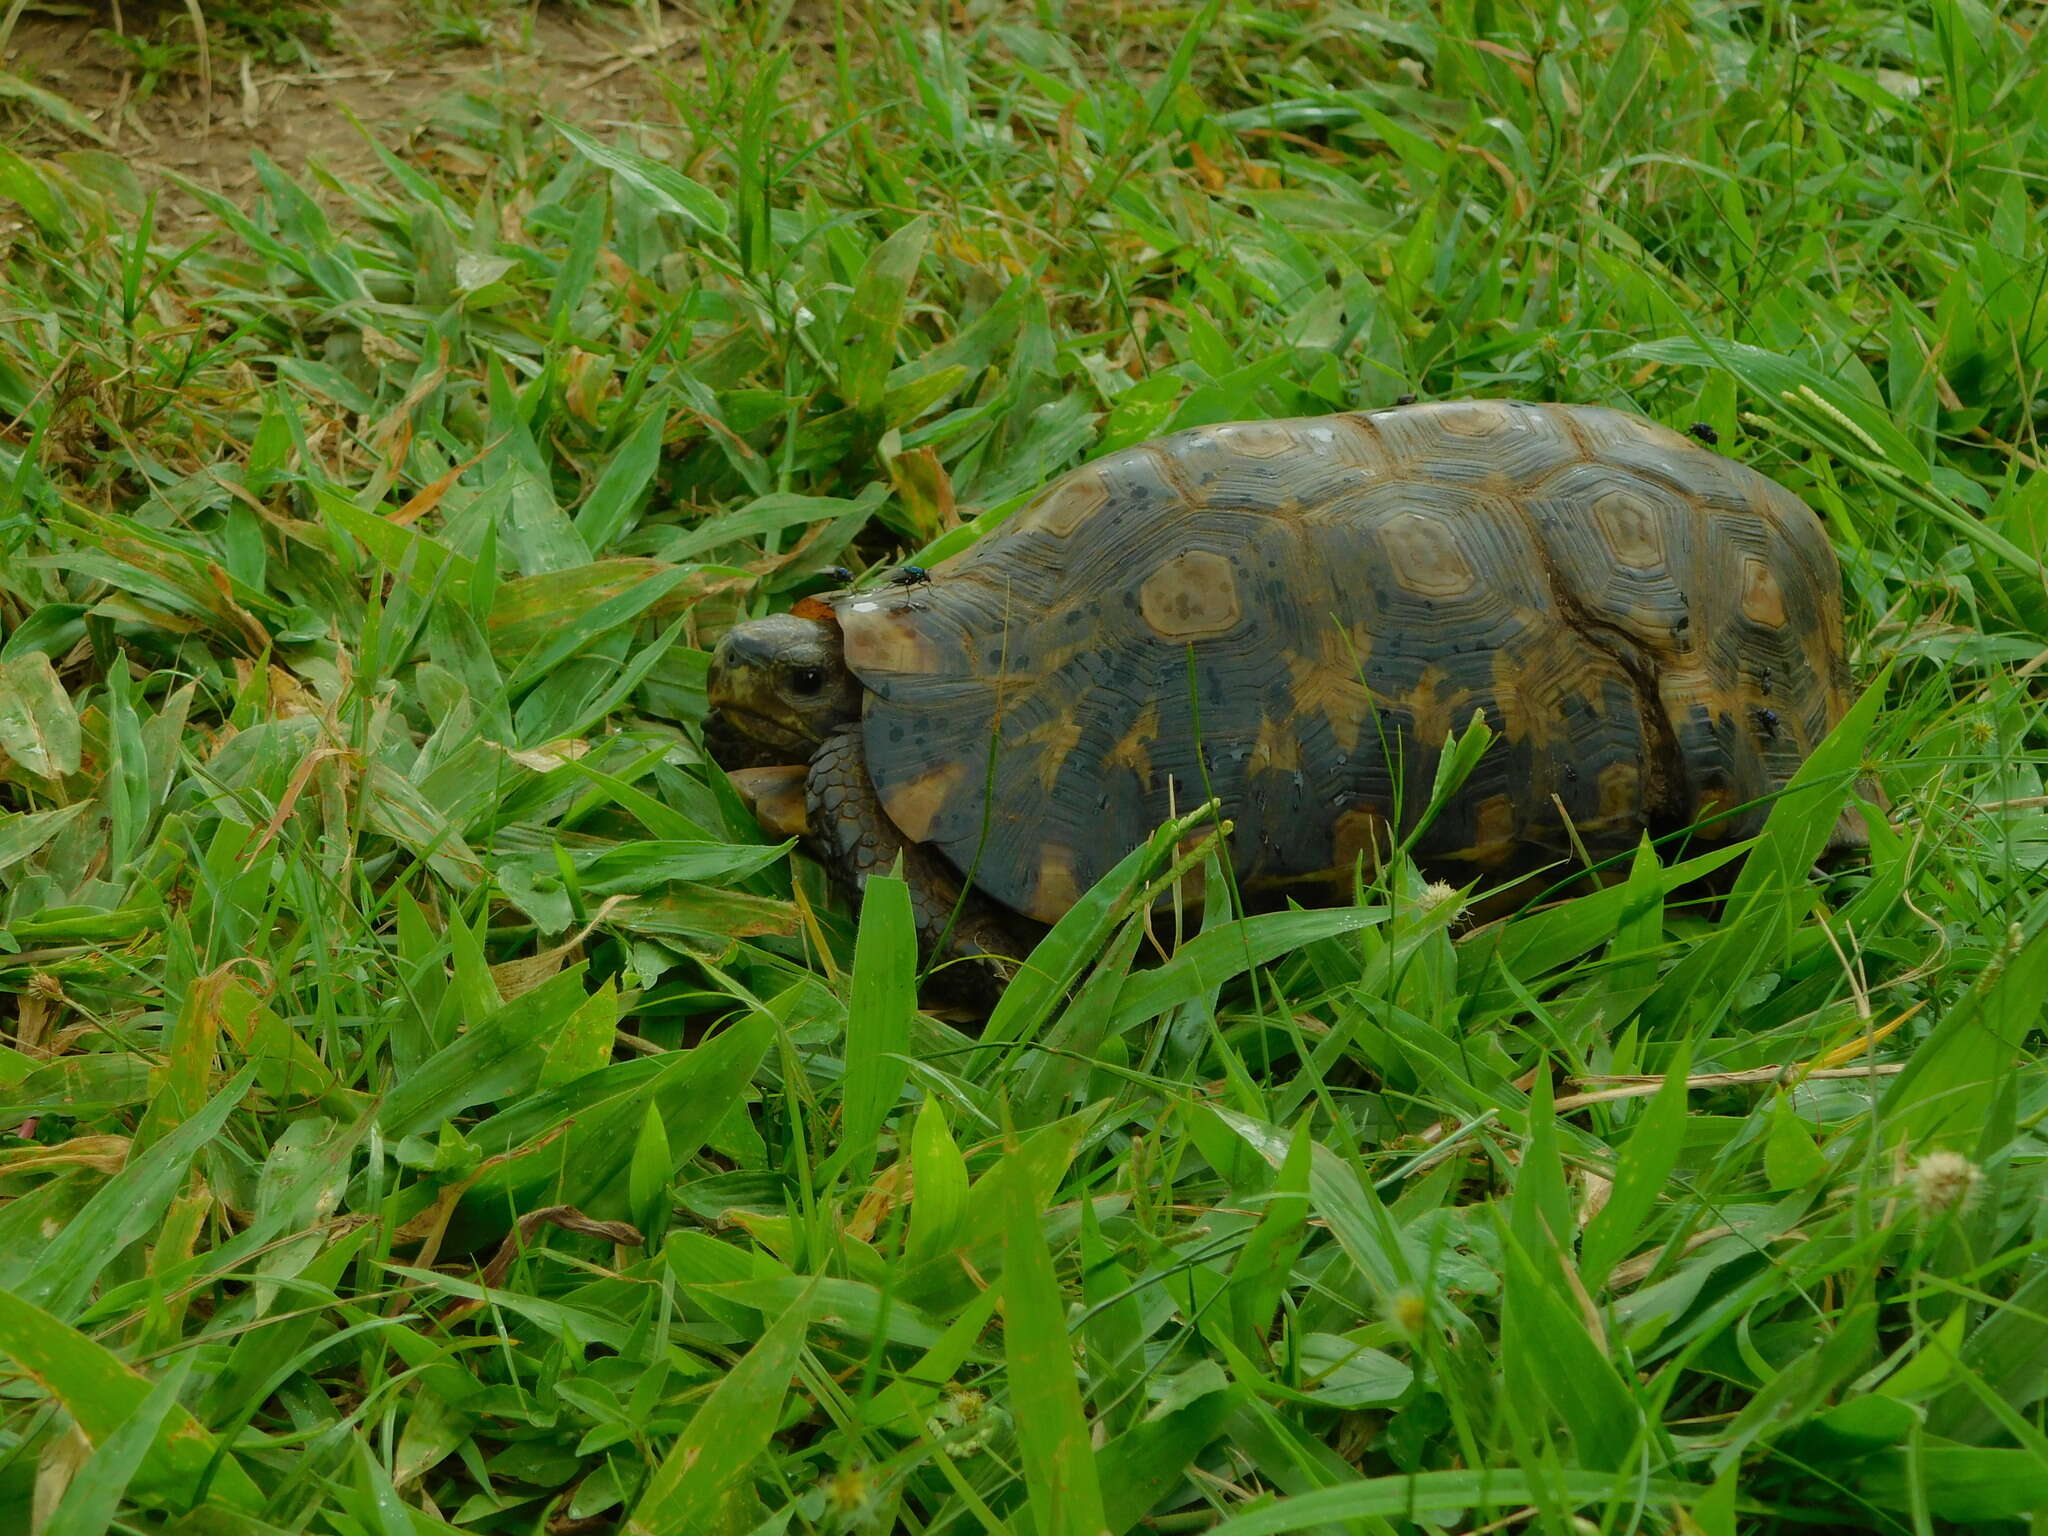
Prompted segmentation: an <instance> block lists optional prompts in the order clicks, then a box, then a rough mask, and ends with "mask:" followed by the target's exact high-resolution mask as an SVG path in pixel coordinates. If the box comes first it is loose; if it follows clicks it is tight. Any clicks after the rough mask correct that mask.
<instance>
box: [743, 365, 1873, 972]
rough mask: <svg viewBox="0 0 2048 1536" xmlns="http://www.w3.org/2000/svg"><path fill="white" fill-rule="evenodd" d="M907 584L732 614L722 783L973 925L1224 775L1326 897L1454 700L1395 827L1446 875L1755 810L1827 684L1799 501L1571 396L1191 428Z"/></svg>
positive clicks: (1058, 883) (1011, 914) (1695, 446)
mask: <svg viewBox="0 0 2048 1536" xmlns="http://www.w3.org/2000/svg"><path fill="white" fill-rule="evenodd" d="M918 575H919V577H920V578H922V579H919V580H918V581H917V586H916V594H915V597H914V598H912V597H910V596H908V595H907V594H906V593H905V591H904V589H903V588H902V587H901V586H892V587H882V588H877V589H874V590H870V591H865V592H841V593H837V594H833V595H831V596H829V597H827V598H825V599H823V600H819V599H812V600H809V601H808V602H807V603H805V604H803V605H800V607H801V609H802V610H804V611H800V612H797V613H789V614H780V615H776V616H772V617H768V618H762V619H757V620H753V621H750V622H746V623H742V624H740V625H738V626H736V627H734V628H733V629H732V630H731V631H729V632H728V633H727V634H726V635H725V636H724V638H723V639H722V641H721V642H720V643H719V645H718V647H717V650H716V652H715V654H714V656H713V658H712V663H711V673H710V702H711V705H712V707H713V709H714V710H715V711H716V712H718V714H719V715H720V716H721V717H722V719H723V721H724V723H725V724H726V725H727V726H728V727H729V728H730V729H732V730H733V731H735V732H737V733H738V734H739V735H741V736H744V737H747V738H751V740H752V741H753V743H754V744H755V746H756V748H757V749H758V750H759V751H761V752H767V753H770V754H773V755H779V756H780V757H781V758H782V759H783V762H782V764H781V766H780V767H773V768H768V769H759V768H757V769H755V770H753V771H752V772H751V773H750V774H746V775H735V781H736V782H740V781H741V779H742V778H744V780H745V782H743V783H741V784H740V787H741V788H742V791H743V792H745V793H749V794H751V795H752V796H753V799H754V803H755V807H756V812H757V815H759V816H760V817H761V819H762V820H763V822H764V823H765V824H767V825H769V826H770V828H771V830H775V831H778V832H781V833H783V834H784V835H788V834H792V833H802V834H804V835H807V836H808V837H809V838H810V839H811V840H812V846H813V847H814V848H815V849H816V850H817V851H818V852H819V853H820V855H821V857H822V858H823V860H824V862H825V863H826V865H827V866H828V868H830V869H831V870H832V871H833V872H834V873H835V874H836V875H838V876H839V877H840V878H841V879H842V880H844V881H845V882H846V883H847V884H848V885H850V886H851V887H853V888H854V889H856V890H858V889H859V887H860V886H861V885H862V883H863V882H864V881H865V880H866V878H867V877H868V876H869V875H870V874H872V873H875V872H877V871H886V870H887V869H888V868H889V867H890V866H891V864H892V863H893V861H894V860H895V858H896V857H897V855H898V854H899V853H901V854H902V855H903V857H904V860H905V864H904V869H905V873H906V876H907V878H908V879H909V881H910V883H911V886H912V891H913V897H914V902H913V906H914V911H915V913H916V917H917V923H918V928H919V932H920V935H921V938H922V939H923V941H924V943H925V944H926V946H927V947H929V946H931V945H932V944H934V943H935V942H936V941H937V940H938V939H939V937H940V936H941V935H942V934H948V935H950V939H949V946H948V947H949V949H950V950H951V951H952V952H956V953H960V954H977V953H981V954H991V955H1002V954H1006V953H1008V954H1016V953H1020V952H1021V951H1022V948H1023V946H1024V944H1025V943H1027V942H1028V939H1027V938H1024V937H1020V935H1028V933H1029V932H1030V931H1031V929H1030V924H1032V923H1037V924H1044V923H1050V922H1053V921H1055V920H1056V919H1057V918H1058V917H1059V916H1060V915H1061V914H1062V913H1064V912H1065V911H1067V910H1068V909H1069V908H1070V907H1071V906H1072V905H1073V904H1074V902H1075V901H1076V900H1077V899H1078V897H1079V896H1080V895H1081V893H1082V892H1084V891H1086V890H1087V889H1088V888H1089V887H1090V885H1091V884H1092V883H1093V882H1094V881H1096V880H1097V879H1098V878H1099V877H1101V876H1102V875H1103V874H1104V873H1105V872H1106V871H1108V870H1109V869H1110V868H1111V867H1112V866H1113V865H1114V864H1115V863H1116V862H1117V861H1118V860H1119V859H1120V858H1121V857H1122V856H1123V855H1124V854H1126V853H1127V852H1128V851H1129V850H1130V849H1131V848H1132V847H1134V846H1136V845H1137V844H1138V843H1139V842H1141V841H1142V840H1143V839H1144V838H1145V837H1146V836H1147V835H1148V834H1149V833H1150V832H1151V831H1152V830H1153V829H1154V828H1155V827H1157V826H1158V825H1160V824H1161V823H1162V822H1163V821H1164V820H1166V819H1167V818H1168V817H1169V816H1171V815H1173V814H1175V812H1176V810H1178V811H1179V812H1182V813H1184V812H1186V811H1188V810H1189V809H1191V808H1193V807H1195V806H1197V805H1199V804H1201V803H1203V802H1204V801H1205V800H1206V799H1207V798H1208V797H1209V796H1210V795H1212V794H1213V795H1214V796H1216V797H1217V798H1219V799H1220V801H1221V803H1222V804H1221V811H1222V814H1223V815H1224V816H1226V817H1228V818H1229V819H1230V821H1231V822H1233V823H1234V830H1233V831H1232V833H1231V836H1230V858H1231V863H1232V866H1233V869H1234V872H1235V874H1236V876H1237V878H1238V881H1239V882H1240V884H1241V886H1242V887H1243V888H1245V889H1247V890H1250V891H1258V890H1266V891H1281V892H1286V893H1290V894H1296V893H1310V892H1312V891H1313V889H1314V887H1316V886H1317V885H1318V884H1322V885H1334V886H1336V887H1338V888H1340V889H1342V890H1344V891H1349V890H1351V889H1352V888H1353V887H1352V881H1353V878H1354V874H1355V872H1356V871H1357V870H1358V869H1359V868H1360V860H1361V859H1363V860H1364V861H1366V867H1367V868H1368V869H1369V868H1370V867H1371V866H1372V865H1373V863H1374V862H1375V861H1376V860H1379V859H1384V858H1385V856H1386V854H1387V851H1388V849H1389V848H1390V847H1391V846H1393V845H1394V843H1395V842H1396V841H1397V840H1398V839H1400V838H1401V837H1402V836H1403V835H1404V834H1405V833H1406V832H1408V831H1409V830H1410V829H1411V828H1412V826H1413V825H1414V823H1415V820H1416V817H1417V816H1418V814H1419V812H1420V811H1421V809H1422V807H1423V804H1424V803H1425V802H1426V801H1427V799H1428V797H1429V787H1430V785H1431V783H1432V780H1433V776H1434V773H1435V768H1436V762H1437V758H1438V756H1439V753H1440V751H1441V749H1442V748H1443V746H1444V742H1445V739H1446V737H1447V735H1449V734H1450V733H1451V732H1452V731H1454V730H1455V729H1459V728H1462V727H1463V726H1464V725H1465V724H1466V722H1467V721H1468V720H1470V718H1471V717H1472V716H1473V714H1474V712H1475V711H1478V712H1482V713H1483V714H1484V717H1485V719H1486V722H1487V724H1488V725H1489V726H1491V728H1492V729H1493V731H1494V732H1495V733H1496V734H1497V738H1498V739H1497V740H1495V741H1494V743H1493V744H1492V746H1491V747H1490V748H1489V750H1488V751H1487V752H1486V753H1484V754H1483V755H1482V757H1481V759H1480V761H1479V763H1478V766H1477V768H1476V769H1475V770H1474V771H1473V772H1472V774H1471V776H1470V777H1469V778H1468V779H1467V780H1466V781H1465V783H1464V785H1463V787H1462V788H1461V789H1460V790H1459V791H1458V792H1457V793H1456V795H1455V796H1454V797H1453V798H1452V799H1451V800H1450V801H1449V802H1448V803H1447V804H1446V805H1445V806H1443V807H1442V808H1441V811H1440V814H1439V815H1438V816H1437V817H1436V818H1435V819H1434V820H1433V821H1432V822H1431V823H1430V825H1429V826H1428V827H1427V828H1426V830H1425V831H1424V833H1423V835H1422V836H1421V838H1420V839H1419V840H1418V841H1417V843H1416V845H1415V847H1414V848H1413V850H1412V852H1413V854H1414V856H1415V858H1416V860H1417V862H1418V863H1419V864H1420V865H1422V866H1423V867H1424V868H1425V869H1426V870H1430V871H1432V872H1434V873H1436V874H1438V875H1439V877H1442V878H1450V879H1452V880H1454V881H1455V882H1457V883H1465V882H1468V881H1474V880H1477V881H1482V882H1490V881H1502V880H1507V879H1510V878H1514V877H1518V876H1521V875H1525V874H1526V873H1527V872H1529V871H1531V870H1534V869H1538V868H1541V867H1543V866H1545V865H1548V864H1557V863H1562V862H1566V861H1570V860H1572V859H1574V858H1576V857H1580V856H1590V857H1592V858H1594V859H1600V858H1604V857H1607V856H1611V855H1614V854H1618V853H1626V852H1628V851H1629V850H1630V849H1632V848H1633V847H1634V846H1636V844H1637V843H1638V842H1639V841H1640V839H1641V838H1642V836H1643V834H1644V833H1645V832H1648V833H1650V834H1652V835H1653V836H1661V835H1663V834H1666V833H1671V832H1676V831H1680V830H1683V829H1685V828H1688V827H1690V828H1692V829H1694V830H1693V835H1694V836H1696V837H1697V838H1699V839H1703V840H1707V841H1709V842H1715V841H1726V840H1731V839H1738V838H1744V837H1748V836H1750V835H1752V834H1753V833H1754V832H1755V831H1756V830H1757V829H1758V827H1759V826H1760V825H1761V821H1762V818H1763V816H1764V814H1765V812H1766V810H1767V808H1768V802H1769V799H1770V797H1771V795H1772V794H1773V792H1774V791H1776V790H1779V789H1780V788H1782V787H1783V786H1784V784H1785V783H1786V781H1787V780H1788V779H1789V778H1790V777H1791V775H1792V773H1793V771H1794V770H1795V769H1796V768H1797V767H1798V766H1799V764H1800V762H1801V761H1802V760H1803V759H1804V758H1805V756H1806V755H1807V753H1808V752H1809V751H1811V749H1812V748H1813V747H1814V746H1815V744H1816V743H1817V742H1819V741H1820V739H1821V738H1822V737H1823V736H1824V735H1826V734H1827V732H1828V731H1829V730H1830V729H1831V728H1832V727H1833V726H1834V725H1835V724H1836V723H1837V721H1839V720H1840V719H1841V717H1842V714H1843V712H1844V710H1845V709H1846V707H1847V703H1848V697H1849V694H1848V687H1849V679H1848V670H1847V667H1846V664H1845V660H1844V650H1843V638H1842V611H1841V582H1840V576H1839V573H1838V570H1837V567H1836V563H1835V557H1834V552H1833V550H1832V548H1831V547H1830V545H1829V543H1828V539H1827V536H1826V534H1825V532H1824V530H1823V528H1822V526H1821V523H1820V520H1819V519H1818V517H1817V516H1816V515H1815V514H1814V512H1813V511H1812V510H1811V509H1810V508H1809V507H1808V506H1807V505H1806V504H1805V503H1804V502H1802V501H1801V500H1800V499H1799V498H1798V497H1796V496H1794V495H1793V494H1792V493H1791V492H1789V491H1787V490H1785V489H1784V488H1783V487H1781V486H1779V485H1777V484H1775V483H1774V482H1772V481H1771V480H1769V479H1767V478H1765V477H1764V476H1763V475H1761V474H1759V473H1757V472H1756V471H1754V470H1752V469H1750V468H1748V467H1747V466H1745V465H1743V464H1740V463H1737V462H1735V461H1734V460H1731V459H1729V458H1726V457H1723V456H1722V455H1720V454H1718V453H1714V452H1711V451H1709V449H1707V448H1706V447H1705V446H1703V444H1702V443H1700V442H1699V441H1696V440H1694V439H1691V438H1688V437H1686V436H1684V435H1682V434H1680V433H1678V432H1674V431H1671V430H1669V429H1667V428H1665V427H1662V426H1658V425H1656V424H1654V423H1652V422H1649V421H1646V420H1643V419H1641V418H1640V417H1637V416H1633V415H1630V414H1626V413H1624V412H1621V411H1616V410H1611V409H1606V408H1602V407H1596V406H1573V405H1542V404H1531V403H1524V402H1516V401H1502V400H1482V401H1463V402H1446V403H1432V404H1422V405H1409V406H1402V407H1396V408H1392V409H1383V410H1366V411H1359V412H1353V413H1346V414H1341V415H1334V416H1323V417H1314V418H1302V419H1296V420H1279V421H1246V422H1236V423H1230V424H1225V425H1216V426H1206V427H1197V428H1194V429H1192V430H1187V431H1182V432H1179V433H1176V434H1174V435H1172V436H1169V437H1165V438H1161V439H1159V440H1156V441H1153V442H1150V443H1145V444H1142V445H1140V446H1138V447H1134V448H1128V449H1124V450H1122V451H1120V452H1116V453H1112V454H1109V455H1108V456H1106V457H1104V458H1101V459H1098V460H1096V461H1095V462H1093V463H1091V464H1088V465H1085V466H1084V467H1082V468H1080V469H1077V470H1075V471H1073V472H1072V473H1070V474H1067V475H1065V476H1064V477H1062V478H1060V479H1058V480H1056V481H1055V482H1053V483H1052V484H1051V485H1050V486H1048V487H1047V488H1046V489H1045V490H1044V491H1043V492H1042V493H1040V494H1039V495H1038V496H1037V497H1036V498H1035V499H1034V500H1032V501H1031V502H1030V503H1029V504H1027V505H1026V506H1024V507H1023V508H1022V509H1020V510H1019V511H1018V512H1017V513H1016V514H1015V515H1014V516H1012V517H1011V518H1010V519H1009V520H1008V521H1007V522H1005V523H1003V524H1001V525H1000V526H999V527H998V528H996V529H995V530H994V531H993V532H991V533H989V534H988V535H987V536H985V537H984V538H982V539H981V540H980V542H978V543H976V544H974V545H973V546H971V547H970V548H968V549H966V550H964V551H962V552H961V553H959V554H956V555H954V556H952V557H951V558H949V559H946V560H944V561H941V562H939V563H938V564H936V565H934V566H933V567H932V568H931V569H930V570H929V571H928V572H925V571H920V572H919V573H918ZM898 579H899V581H900V580H901V578H898ZM1836 836H1837V840H1838V841H1840V842H1844V843H1853V842H1854V841H1855V835H1854V830H1853V828H1852V826H1851V824H1850V822H1849V821H1848V820H1847V819H1845V822H1844V826H1843V828H1841V829H1838V831H1837V834H1836ZM1581 850H1582V851H1583V854H1581ZM970 879H971V886H972V889H971V890H967V891H965V892H964V899H963V883H964V882H966V881H968V880H970ZM956 902H958V903H959V910H958V911H957V912H956V910H955V908H956ZM1019 919H1023V920H1024V921H1023V922H1022V923H1020V922H1019V921H1018V920H1019Z"/></svg>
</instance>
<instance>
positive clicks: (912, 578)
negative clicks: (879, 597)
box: [889, 565, 932, 587]
mask: <svg viewBox="0 0 2048 1536" xmlns="http://www.w3.org/2000/svg"><path fill="white" fill-rule="evenodd" d="M931 584H932V573H931V572H930V571H928V570H926V569H925V568H924V567H923V566H921V565H899V566H897V567H896V569H895V570H893V571H891V572H890V573H889V585H890V586H892V587H928V586H930V585H931Z"/></svg>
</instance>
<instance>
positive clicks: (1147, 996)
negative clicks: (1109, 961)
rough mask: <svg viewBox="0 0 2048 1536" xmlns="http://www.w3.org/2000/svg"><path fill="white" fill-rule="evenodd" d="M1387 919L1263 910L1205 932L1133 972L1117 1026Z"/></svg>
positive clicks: (1372, 910) (1361, 910)
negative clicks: (1159, 961)
mask: <svg viewBox="0 0 2048 1536" xmlns="http://www.w3.org/2000/svg"><path fill="white" fill-rule="evenodd" d="M1386 920H1387V911H1386V909H1385V908H1384V907H1341V908H1337V909H1334V910H1330V911H1312V912H1261V913H1255V914H1254V915H1252V916H1250V917H1245V918H1239V919H1236V920H1235V921H1232V922H1227V923H1224V924H1222V925H1220V926H1218V927H1215V928H1206V929H1204V930H1203V931H1202V932H1201V933H1199V934H1197V935H1196V936H1195V937H1194V938H1192V939H1190V940H1188V942H1187V943H1185V944H1183V945H1182V946H1181V947H1180V949H1179V951H1178V952H1177V953H1176V954H1175V955H1174V957H1173V958H1172V959H1171V960H1169V961H1167V962H1166V963H1165V964H1164V965H1161V966H1157V967H1155V968H1154V969H1151V970H1146V971H1134V972H1132V973H1131V977H1130V979H1129V980H1128V981H1126V982H1125V983H1124V986H1123V990H1122V991H1121V992H1119V993H1118V994H1117V1000H1116V1024H1117V1027H1118V1028H1119V1029H1129V1028H1131V1027H1133V1026H1134V1025H1137V1024H1142V1023H1144V1022H1145V1021H1146V1020H1147V1019H1155V1018H1157V1017H1159V1015H1161V1014H1162V1013H1165V1012H1166V1011H1167V1010H1168V1009H1171V1008H1178V1007H1179V1006H1180V1005H1181V1004H1182V1003H1186V1002H1191V1001H1193V1000H1194V999H1195V998H1198V997H1201V996H1202V995H1204V994H1205V993H1208V992H1211V991H1214V990H1215V989H1216V988H1218V987H1220V986H1222V985H1223V984H1224V983H1225V982H1227V981H1229V980H1231V979H1232V978H1233V977H1236V976H1240V975H1242V974H1244V972H1246V971H1248V970H1251V969H1253V968H1254V967H1257V966H1261V965H1267V964H1270V963H1271V962H1273V961H1275V960H1278V959H1280V958H1281V957H1282V956H1283V955H1289V954H1292V953H1293V952H1294V951H1295V950H1297V949H1301V948H1303V947H1305V946H1307V945H1310V944H1314V943H1318V942H1320V941H1321V940H1324V939H1331V938H1336V937H1338V936H1339V935H1341V934H1346V933H1356V932H1358V931H1359V930H1360V929H1361V928H1371V927H1376V926H1377V925H1379V924H1381V923H1384V922H1385V921H1386Z"/></svg>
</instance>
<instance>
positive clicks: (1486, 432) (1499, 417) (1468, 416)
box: [1435, 400, 1515, 437]
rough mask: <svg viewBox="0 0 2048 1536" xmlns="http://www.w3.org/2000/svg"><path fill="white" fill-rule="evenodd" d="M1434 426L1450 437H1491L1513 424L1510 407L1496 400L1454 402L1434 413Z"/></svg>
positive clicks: (1513, 418)
mask: <svg viewBox="0 0 2048 1536" xmlns="http://www.w3.org/2000/svg"><path fill="white" fill-rule="evenodd" d="M1435 417H1436V423H1435V424H1436V425H1437V426H1439V427H1441V428H1442V429H1443V430H1444V431H1445V432H1448V433H1449V434H1450V435H1451V436H1452V437H1491V436H1493V434H1494V433H1496V432H1504V431H1506V430H1507V429H1508V428H1509V427H1511V426H1513V425H1514V424H1515V412H1514V410H1513V408H1512V407H1510V406H1507V405H1503V404H1502V403H1501V402H1500V401H1498V400H1456V401H1452V402H1450V403H1449V404H1446V405H1440V406H1438V407H1437V408H1436V411H1435Z"/></svg>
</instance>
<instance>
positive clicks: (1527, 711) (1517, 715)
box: [1493, 650, 1598, 749]
mask: <svg viewBox="0 0 2048 1536" xmlns="http://www.w3.org/2000/svg"><path fill="white" fill-rule="evenodd" d="M1528 675H1529V660H1528V658H1527V657H1526V656H1521V655H1517V654H1516V653H1515V652H1514V651H1512V650H1499V651H1495V652H1494V653H1493V703H1494V707H1495V708H1496V709H1498V710H1499V711H1500V733H1501V735H1503V736H1505V737H1506V738H1507V739H1508V740H1509V741H1510V742H1522V741H1526V742H1529V743H1530V744H1531V745H1533V746H1535V747H1537V748H1538V749H1541V748H1544V747H1547V746H1549V745H1550V743H1551V740H1552V739H1553V738H1554V737H1555V735H1556V734H1557V732H1556V725H1557V721H1556V718H1555V716H1554V714H1552V713H1550V712H1547V711H1545V710H1542V709H1531V708H1529V707H1528V703H1527V701H1526V700H1525V699H1524V698H1523V697H1522V683H1523V680H1524V679H1525V678H1527V677H1528ZM1594 696H1595V698H1596V699H1597V698H1598V691H1597V690H1595V695H1594Z"/></svg>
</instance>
